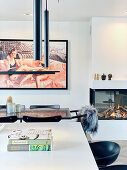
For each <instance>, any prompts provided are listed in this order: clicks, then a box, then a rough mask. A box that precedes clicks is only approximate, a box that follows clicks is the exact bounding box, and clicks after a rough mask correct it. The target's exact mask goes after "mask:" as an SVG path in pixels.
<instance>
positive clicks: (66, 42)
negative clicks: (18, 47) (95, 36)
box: [0, 39, 68, 90]
mask: <svg viewBox="0 0 127 170" xmlns="http://www.w3.org/2000/svg"><path fill="white" fill-rule="evenodd" d="M1 41H3V42H4V41H21V42H22V41H26V42H32V41H33V40H32V39H0V42H1ZM43 41H44V40H43ZM49 42H64V43H65V46H66V87H65V88H1V87H0V90H68V40H49Z"/></svg>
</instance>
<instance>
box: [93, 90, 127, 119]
mask: <svg viewBox="0 0 127 170" xmlns="http://www.w3.org/2000/svg"><path fill="white" fill-rule="evenodd" d="M90 104H91V105H94V106H95V107H96V109H97V110H98V118H99V120H127V89H90Z"/></svg>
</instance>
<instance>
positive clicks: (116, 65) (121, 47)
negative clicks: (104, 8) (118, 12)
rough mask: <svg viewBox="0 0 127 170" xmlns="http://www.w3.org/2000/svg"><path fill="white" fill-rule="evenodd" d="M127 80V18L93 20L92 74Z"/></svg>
mask: <svg viewBox="0 0 127 170" xmlns="http://www.w3.org/2000/svg"><path fill="white" fill-rule="evenodd" d="M95 73H99V74H100V75H102V74H103V73H105V74H109V73H112V74H113V79H115V80H116V79H117V80H118V79H119V80H123V79H127V18H111V17H107V18H103V17H101V18H93V19H92V74H93V75H94V74H95Z"/></svg>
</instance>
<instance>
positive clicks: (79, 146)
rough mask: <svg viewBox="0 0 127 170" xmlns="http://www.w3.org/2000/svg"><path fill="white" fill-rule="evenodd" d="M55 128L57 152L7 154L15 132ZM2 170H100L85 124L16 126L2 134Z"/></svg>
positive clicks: (0, 143) (0, 151) (9, 125)
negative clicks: (8, 145)
mask: <svg viewBox="0 0 127 170" xmlns="http://www.w3.org/2000/svg"><path fill="white" fill-rule="evenodd" d="M26 128H42V129H48V128H51V129H52V131H53V140H54V141H53V148H54V149H53V151H47V152H46V151H24V152H23V151H20V152H19V151H18V152H17V151H14V152H8V151H7V143H8V138H7V136H8V134H9V133H10V131H11V130H13V129H26ZM0 169H1V170H98V168H97V165H96V163H95V160H94V157H93V155H92V152H91V150H90V147H89V144H88V142H87V139H86V136H85V135H84V132H83V129H82V127H81V124H80V123H78V122H64V121H63V122H59V123H19V124H17V123H15V124H14V123H13V124H6V125H5V127H4V128H3V130H1V131H0Z"/></svg>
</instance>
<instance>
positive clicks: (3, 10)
mask: <svg viewBox="0 0 127 170" xmlns="http://www.w3.org/2000/svg"><path fill="white" fill-rule="evenodd" d="M44 1H45V0H43V9H44V5H45V2H44ZM59 1H60V2H59V3H58V0H48V7H49V10H50V19H51V20H52V21H85V20H89V19H90V18H91V17H102V16H109V17H110V16H112V17H127V12H126V11H127V0H59ZM32 12H33V0H0V20H9V21H11V20H16V21H19V20H20V21H25V20H26V21H27V20H32V18H33V16H25V15H24V14H25V13H31V14H32Z"/></svg>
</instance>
